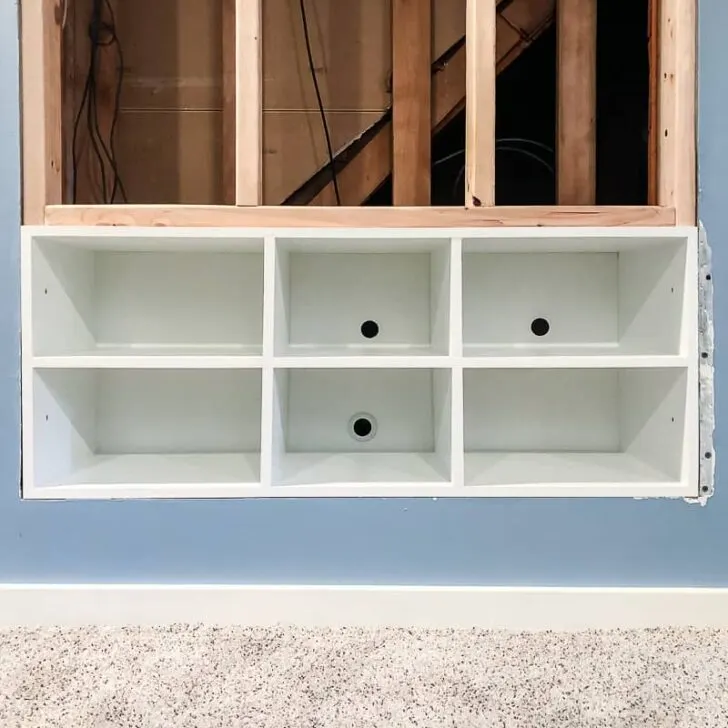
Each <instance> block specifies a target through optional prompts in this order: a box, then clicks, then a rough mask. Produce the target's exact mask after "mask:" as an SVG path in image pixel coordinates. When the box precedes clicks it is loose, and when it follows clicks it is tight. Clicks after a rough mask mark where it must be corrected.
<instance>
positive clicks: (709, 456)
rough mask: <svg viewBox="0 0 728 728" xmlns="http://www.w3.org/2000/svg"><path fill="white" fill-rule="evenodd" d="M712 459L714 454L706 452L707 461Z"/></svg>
mask: <svg viewBox="0 0 728 728" xmlns="http://www.w3.org/2000/svg"><path fill="white" fill-rule="evenodd" d="M712 457H713V453H712V452H706V453H705V459H706V460H710V458H712Z"/></svg>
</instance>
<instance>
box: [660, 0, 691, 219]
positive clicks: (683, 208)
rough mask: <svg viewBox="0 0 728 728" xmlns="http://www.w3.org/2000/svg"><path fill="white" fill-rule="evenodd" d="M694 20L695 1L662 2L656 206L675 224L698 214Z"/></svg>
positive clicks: (666, 0) (669, 0) (665, 0)
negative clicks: (670, 213)
mask: <svg viewBox="0 0 728 728" xmlns="http://www.w3.org/2000/svg"><path fill="white" fill-rule="evenodd" d="M696 20H697V10H696V0H662V6H661V8H660V100H659V116H660V135H659V149H658V163H657V167H658V193H657V202H658V204H659V205H664V206H669V207H674V208H675V211H676V215H677V223H678V225H695V224H696V215H697V209H696V208H697V184H696V178H697V172H696V122H695V113H696V87H697V74H696V33H697V23H696Z"/></svg>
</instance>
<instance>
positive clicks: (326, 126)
mask: <svg viewBox="0 0 728 728" xmlns="http://www.w3.org/2000/svg"><path fill="white" fill-rule="evenodd" d="M300 8H301V23H302V25H303V36H304V39H305V41H306V54H307V55H308V68H309V71H310V72H311V78H312V80H313V87H314V89H315V91H316V101H317V103H318V109H319V114H320V115H321V124H322V126H323V128H324V136H325V137H326V151H327V152H328V155H329V167H330V168H331V181H332V182H333V184H334V195H335V196H336V204H337V205H339V206H341V195H340V194H339V180H338V178H337V176H336V167H335V165H334V150H333V146H332V144H331V134H330V132H329V123H328V121H327V120H326V110H325V109H324V102H323V99H322V98H321V89H320V88H319V82H318V78H317V77H316V66H315V64H314V61H313V53H312V51H311V39H310V37H309V33H308V17H307V15H306V3H305V0H300Z"/></svg>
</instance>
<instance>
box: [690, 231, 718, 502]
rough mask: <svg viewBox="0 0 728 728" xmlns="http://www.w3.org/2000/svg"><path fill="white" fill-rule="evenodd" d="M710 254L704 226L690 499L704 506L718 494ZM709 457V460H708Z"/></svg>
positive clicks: (700, 239) (700, 241) (700, 233)
mask: <svg viewBox="0 0 728 728" xmlns="http://www.w3.org/2000/svg"><path fill="white" fill-rule="evenodd" d="M712 270H713V268H712V261H711V250H710V246H709V245H708V236H707V234H706V232H705V228H704V227H703V225H702V223H701V224H700V226H699V228H698V316H699V320H698V351H699V352H700V362H699V368H698V387H699V394H698V406H699V408H700V474H699V487H700V489H699V495H698V497H697V498H693V499H687V500H690V501H691V502H697V503H700V504H701V505H705V504H706V503H707V500H708V498H710V496H712V495H713V493H714V492H715V447H714V446H713V432H714V430H715V392H714V386H713V384H714V376H715V370H714V366H713V354H714V344H715V338H714V334H715V332H714V325H713V273H712ZM706 453H707V454H709V457H706Z"/></svg>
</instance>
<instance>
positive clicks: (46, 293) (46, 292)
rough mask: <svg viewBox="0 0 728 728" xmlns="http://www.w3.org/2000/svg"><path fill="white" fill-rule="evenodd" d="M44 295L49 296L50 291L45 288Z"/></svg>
mask: <svg viewBox="0 0 728 728" xmlns="http://www.w3.org/2000/svg"><path fill="white" fill-rule="evenodd" d="M43 293H44V294H45V295H46V296H47V295H48V289H47V288H44V289H43Z"/></svg>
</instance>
